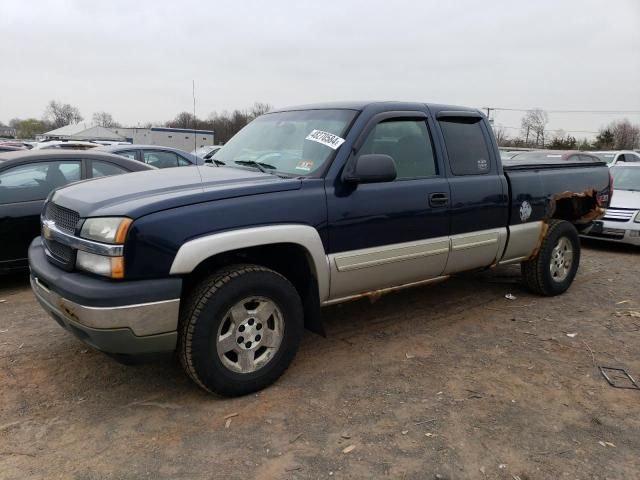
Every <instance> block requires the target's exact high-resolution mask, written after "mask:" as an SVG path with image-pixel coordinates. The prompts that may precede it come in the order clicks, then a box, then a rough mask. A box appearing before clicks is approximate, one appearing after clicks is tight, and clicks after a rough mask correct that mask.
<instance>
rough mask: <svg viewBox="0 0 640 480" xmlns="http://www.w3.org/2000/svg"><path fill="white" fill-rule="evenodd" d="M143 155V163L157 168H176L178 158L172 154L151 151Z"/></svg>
mask: <svg viewBox="0 0 640 480" xmlns="http://www.w3.org/2000/svg"><path fill="white" fill-rule="evenodd" d="M143 153H144V163H147V164H149V165H152V166H154V167H157V168H171V167H177V166H178V156H177V155H176V154H175V153H173V152H163V151H161V150H151V151H146V152H143Z"/></svg>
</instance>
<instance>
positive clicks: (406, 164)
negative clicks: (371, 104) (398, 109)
mask: <svg viewBox="0 0 640 480" xmlns="http://www.w3.org/2000/svg"><path fill="white" fill-rule="evenodd" d="M371 153H378V154H383V155H389V156H390V157H392V158H393V159H394V161H395V162H396V169H397V170H398V179H408V178H419V177H429V176H433V175H437V173H438V172H437V168H436V161H435V157H434V154H433V146H432V144H431V137H430V135H429V130H428V129H427V124H426V122H425V121H424V120H409V119H407V120H386V121H383V122H380V123H379V124H377V125H376V126H375V127H374V129H373V130H372V131H371V132H370V133H369V135H368V136H367V139H366V140H365V142H364V144H363V145H362V148H361V149H360V152H359V153H358V155H366V154H371Z"/></svg>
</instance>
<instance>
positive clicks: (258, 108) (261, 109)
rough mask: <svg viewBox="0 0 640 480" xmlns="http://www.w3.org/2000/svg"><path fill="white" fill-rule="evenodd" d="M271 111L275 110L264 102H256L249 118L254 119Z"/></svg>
mask: <svg viewBox="0 0 640 480" xmlns="http://www.w3.org/2000/svg"><path fill="white" fill-rule="evenodd" d="M271 110H273V106H272V105H270V104H268V103H263V102H255V103H254V104H253V106H252V107H251V109H250V110H249V116H250V117H251V118H252V119H254V118H257V117H259V116H260V115H264V114H265V113H268V112H270V111H271Z"/></svg>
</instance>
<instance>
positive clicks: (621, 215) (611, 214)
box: [604, 208, 635, 222]
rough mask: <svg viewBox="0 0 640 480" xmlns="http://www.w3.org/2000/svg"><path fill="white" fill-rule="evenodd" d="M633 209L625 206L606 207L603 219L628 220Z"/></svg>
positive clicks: (631, 215)
mask: <svg viewBox="0 0 640 480" xmlns="http://www.w3.org/2000/svg"><path fill="white" fill-rule="evenodd" d="M634 213H635V210H627V209H625V208H607V211H606V212H605V214H604V220H611V221H612V222H628V221H629V220H631V218H632V217H633V214H634Z"/></svg>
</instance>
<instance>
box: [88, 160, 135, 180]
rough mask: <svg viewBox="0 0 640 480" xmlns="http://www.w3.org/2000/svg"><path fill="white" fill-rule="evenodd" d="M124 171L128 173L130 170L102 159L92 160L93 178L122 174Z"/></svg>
mask: <svg viewBox="0 0 640 480" xmlns="http://www.w3.org/2000/svg"><path fill="white" fill-rule="evenodd" d="M123 173H128V171H127V170H125V169H124V168H122V167H119V166H118V165H114V164H113V163H109V162H102V161H100V160H91V177H92V178H98V177H110V176H111V175H120V174H123Z"/></svg>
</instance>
